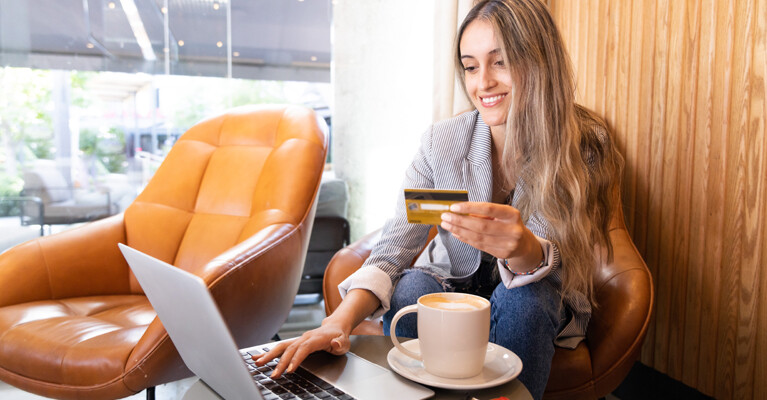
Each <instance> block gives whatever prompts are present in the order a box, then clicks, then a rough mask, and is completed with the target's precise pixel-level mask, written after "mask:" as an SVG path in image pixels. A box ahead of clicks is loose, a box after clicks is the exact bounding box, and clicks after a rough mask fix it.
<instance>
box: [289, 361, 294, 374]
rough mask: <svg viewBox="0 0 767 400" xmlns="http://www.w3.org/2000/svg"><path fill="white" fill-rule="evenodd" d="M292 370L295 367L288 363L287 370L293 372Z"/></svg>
mask: <svg viewBox="0 0 767 400" xmlns="http://www.w3.org/2000/svg"><path fill="white" fill-rule="evenodd" d="M293 371H295V368H293V363H291V364H290V365H288V372H293Z"/></svg>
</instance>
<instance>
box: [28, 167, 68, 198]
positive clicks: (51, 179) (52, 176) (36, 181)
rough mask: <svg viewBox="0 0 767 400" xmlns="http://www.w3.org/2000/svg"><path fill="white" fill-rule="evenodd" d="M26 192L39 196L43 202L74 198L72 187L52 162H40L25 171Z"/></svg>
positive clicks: (29, 194)
mask: <svg viewBox="0 0 767 400" xmlns="http://www.w3.org/2000/svg"><path fill="white" fill-rule="evenodd" d="M23 179H24V194H25V195H28V196H36V197H39V198H40V199H41V200H42V201H43V204H50V203H58V202H60V201H66V200H69V199H71V198H72V189H71V188H70V185H69V183H67V180H66V179H65V178H64V175H63V174H62V173H61V171H59V169H58V167H57V166H56V165H55V164H53V163H51V164H50V165H47V164H45V163H38V165H36V166H35V167H34V168H31V169H29V170H26V171H24V174H23Z"/></svg>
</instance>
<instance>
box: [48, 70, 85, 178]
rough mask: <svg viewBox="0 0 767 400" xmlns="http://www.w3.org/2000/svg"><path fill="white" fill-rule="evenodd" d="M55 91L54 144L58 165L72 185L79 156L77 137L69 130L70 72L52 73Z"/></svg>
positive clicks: (55, 71) (53, 92)
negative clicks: (74, 166)
mask: <svg viewBox="0 0 767 400" xmlns="http://www.w3.org/2000/svg"><path fill="white" fill-rule="evenodd" d="M51 77H52V81H53V82H52V83H53V90H52V93H51V95H52V97H53V142H54V145H55V146H56V147H55V149H56V165H57V166H58V167H59V169H60V170H61V173H62V174H64V178H65V179H66V180H67V183H69V184H70V185H71V184H72V166H73V164H74V162H73V160H72V157H73V156H76V155H77V150H78V147H79V146H78V145H79V143H77V142H76V139H77V135H74V136H73V135H72V131H71V130H70V129H69V102H70V96H69V92H70V88H69V86H70V82H69V71H61V70H54V71H51Z"/></svg>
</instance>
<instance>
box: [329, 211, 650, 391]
mask: <svg viewBox="0 0 767 400" xmlns="http://www.w3.org/2000/svg"><path fill="white" fill-rule="evenodd" d="M434 231H435V230H434V229H432V232H431V234H432V235H433V234H434ZM379 237H380V230H379V231H375V232H372V233H370V234H368V235H367V236H365V237H363V238H361V239H360V240H358V241H357V242H354V243H352V244H350V245H349V246H347V247H346V248H344V249H342V250H340V251H339V252H338V253H336V255H335V256H334V257H333V259H332V260H331V261H330V264H329V265H328V267H327V269H326V270H325V281H324V282H323V291H324V293H323V294H324V298H325V312H326V314H327V315H330V314H331V313H332V312H333V311H334V310H335V309H336V308H337V307H338V305H339V304H340V303H341V296H340V294H339V293H338V285H339V284H340V283H341V281H343V280H344V279H346V277H348V276H349V275H351V274H352V273H353V272H354V271H356V270H357V269H359V268H360V266H362V263H364V261H365V259H367V257H368V256H369V255H370V251H371V250H372V248H373V245H375V243H376V242H377V241H378V238H379ZM610 238H611V240H612V243H613V248H614V252H615V253H614V260H613V262H612V263H603V264H601V265H599V266H598V268H597V270H596V271H595V276H594V283H595V288H596V295H597V302H598V303H599V308H597V309H595V310H593V313H592V318H591V321H590V322H589V327H588V329H587V332H586V340H584V341H583V342H581V343H580V344H579V345H578V346H577V347H576V348H575V349H574V350H568V349H563V348H556V350H555V352H554V358H553V360H552V365H551V373H550V375H549V382H548V384H547V386H546V393H545V394H544V398H547V399H595V398H601V397H604V396H606V395H607V394H608V393H610V392H612V391H613V390H614V389H615V388H617V387H618V385H619V384H620V383H621V382H622V381H623V379H624V378H625V377H626V375H628V372H629V370H630V369H631V366H632V365H633V364H634V362H635V361H636V360H637V358H638V356H639V351H640V349H641V345H642V341H643V340H644V337H645V334H646V332H647V327H648V325H649V321H650V316H651V311H652V307H653V301H654V297H653V285H652V278H651V276H650V272H649V270H648V269H647V266H646V265H645V263H644V261H643V260H642V258H641V257H640V255H639V252H638V251H637V249H636V247H634V243H633V242H632V241H631V237H630V236H629V234H628V232H627V231H626V228H625V226H624V225H623V215H622V214H619V215H617V216H616V218H615V219H614V221H613V226H612V228H611V231H610ZM353 333H355V334H377V335H382V334H383V329H382V327H381V326H380V325H379V324H375V323H371V322H370V321H363V323H362V324H360V326H358V327H357V328H355V330H354V331H353Z"/></svg>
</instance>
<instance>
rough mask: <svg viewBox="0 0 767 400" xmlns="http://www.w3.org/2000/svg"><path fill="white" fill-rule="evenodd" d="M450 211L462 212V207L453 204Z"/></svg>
mask: <svg viewBox="0 0 767 400" xmlns="http://www.w3.org/2000/svg"><path fill="white" fill-rule="evenodd" d="M450 211H452V212H458V211H461V207H460V206H459V205H457V204H451V205H450Z"/></svg>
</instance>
